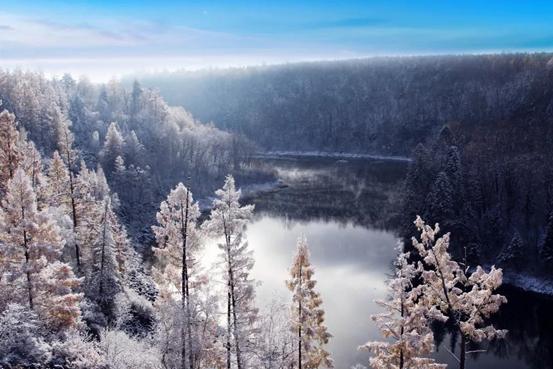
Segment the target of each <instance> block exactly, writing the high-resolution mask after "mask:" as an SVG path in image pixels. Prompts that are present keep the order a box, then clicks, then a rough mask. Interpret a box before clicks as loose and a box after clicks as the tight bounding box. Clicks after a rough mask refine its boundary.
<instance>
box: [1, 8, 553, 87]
mask: <svg viewBox="0 0 553 369" xmlns="http://www.w3.org/2000/svg"><path fill="white" fill-rule="evenodd" d="M2 2H3V3H4V1H2ZM552 49H553V2H551V1H524V0H519V1H509V0H503V1H494V0H481V1H471V0H465V1H448V0H432V1H426V0H411V1H393V0H388V1H379V0H366V1H346V0H344V1H303V2H302V1H288V0H281V1H273V2H269V1H261V0H258V1H239V0H235V1H187V0H180V1H163V0H158V1H141V0H134V1H127V0H111V1H99V0H89V1H84V0H72V1H60V0H47V1H46V0H36V1H26V0H18V1H6V3H5V4H2V12H1V13H0V67H4V68H15V67H21V68H24V69H39V70H42V71H44V72H45V73H50V74H59V73H61V72H63V71H69V72H72V73H75V74H88V75H90V76H91V77H92V78H93V79H98V80H101V79H107V78H109V77H110V76H112V75H120V74H122V73H125V72H134V71H139V70H160V69H176V68H188V69H198V68H207V67H225V66H241V65H256V64H264V63H268V64H272V63H282V62H294V61H301V60H319V59H325V60H328V59H344V58H352V57H365V56H375V55H414V54H415V55H426V54H450V53H484V52H510V51H549V50H552Z"/></svg>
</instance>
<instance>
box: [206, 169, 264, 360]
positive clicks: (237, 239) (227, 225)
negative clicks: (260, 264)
mask: <svg viewBox="0 0 553 369" xmlns="http://www.w3.org/2000/svg"><path fill="white" fill-rule="evenodd" d="M215 194H216V196H217V198H216V199H215V200H213V207H212V210H211V214H210V217H209V219H208V220H207V221H206V222H205V223H204V225H203V226H204V227H205V229H206V230H207V231H208V232H209V233H210V234H211V235H213V236H223V242H222V243H220V244H219V248H220V249H221V250H222V254H221V257H222V260H223V265H224V278H225V282H226V285H227V337H226V339H227V342H226V349H227V358H226V364H227V369H230V368H231V366H232V364H231V355H232V347H233V346H232V343H231V339H232V338H234V342H233V343H234V354H235V356H236V366H237V368H238V369H243V368H247V367H248V364H247V357H246V356H245V355H247V354H248V351H251V350H252V349H253V347H252V346H253V345H254V340H255V335H256V329H255V322H256V320H257V314H258V310H257V308H256V307H255V283H254V280H252V279H251V278H250V271H251V269H252V268H253V264H254V260H253V257H252V252H251V251H250V250H249V249H248V244H247V242H245V241H244V230H245V227H246V224H247V223H248V222H249V221H250V219H251V217H252V213H253V209H254V207H253V205H246V206H240V203H239V199H240V195H241V192H240V190H236V186H235V183H234V178H233V177H232V176H230V175H229V176H227V178H226V180H225V184H224V185H223V188H221V189H219V190H217V191H216V192H215Z"/></svg>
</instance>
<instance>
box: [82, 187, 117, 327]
mask: <svg viewBox="0 0 553 369" xmlns="http://www.w3.org/2000/svg"><path fill="white" fill-rule="evenodd" d="M94 211H95V212H96V214H95V218H93V219H92V222H90V223H89V224H88V226H89V227H91V231H92V237H93V239H92V240H91V243H90V244H89V250H88V255H87V259H88V260H87V264H88V266H87V282H86V284H87V288H86V293H87V297H89V298H90V299H91V300H92V301H94V302H96V303H97V304H98V306H99V307H100V310H101V311H102V313H103V314H104V316H105V317H106V318H107V321H108V323H109V322H111V321H113V319H115V296H116V295H117V294H118V293H119V292H120V291H121V289H122V283H121V280H122V275H121V269H120V264H119V263H118V257H117V256H118V252H119V250H118V249H117V244H116V241H115V234H114V228H113V222H114V218H113V217H114V214H113V210H112V208H111V199H110V198H109V197H107V198H105V199H104V201H102V202H101V203H98V204H96V206H95V207H94Z"/></svg>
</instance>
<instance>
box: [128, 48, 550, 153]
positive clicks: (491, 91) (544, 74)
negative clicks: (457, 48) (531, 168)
mask: <svg viewBox="0 0 553 369" xmlns="http://www.w3.org/2000/svg"><path fill="white" fill-rule="evenodd" d="M551 57H552V55H551V54H505V55H474V56H471V55H466V56H436V57H401V58H372V59H360V60H351V61H337V62H315V63H301V64H290V65H280V66H269V67H251V68H242V69H230V70H214V71H205V72H184V71H182V72H173V73H158V74H151V75H144V76H137V78H139V80H140V81H141V82H142V83H144V85H146V86H150V87H153V86H155V87H156V88H159V90H160V92H161V94H162V96H164V98H165V99H166V100H167V101H168V102H169V103H170V104H174V105H180V106H183V107H185V108H186V109H187V110H189V111H191V112H192V113H193V114H194V116H196V117H198V118H199V119H201V120H203V121H206V122H208V121H212V122H214V124H215V125H217V127H220V128H223V129H225V130H228V131H230V132H238V133H240V134H244V135H245V136H246V137H248V138H250V139H251V140H253V141H254V142H256V143H258V144H259V145H260V146H261V147H263V148H264V149H267V150H296V151H317V150H319V151H327V152H328V151H340V152H353V153H372V154H394V155H409V154H410V153H411V151H412V150H413V149H414V148H415V146H416V145H417V143H419V142H421V141H425V140H426V137H427V136H428V135H434V134H437V132H438V131H439V130H440V128H441V127H442V126H443V125H444V124H448V123H452V122H457V123H459V124H460V125H461V126H467V125H472V124H478V125H481V126H487V125H489V124H494V123H497V122H507V123H509V122H511V120H512V118H513V117H515V116H519V117H524V118H525V119H527V120H529V121H530V120H536V119H538V118H540V115H539V114H537V113H538V112H536V111H535V110H534V109H533V106H534V105H535V104H542V103H544V102H546V100H545V99H546V95H547V94H548V93H549V92H548V91H551V90H552V89H553V86H552V84H553V78H552V74H551V73H552V70H553V69H552V63H550V60H551ZM550 116H551V112H550V111H549V113H548V117H550ZM548 119H549V118H548ZM512 142H513V143H514V142H515V141H514V140H513V141H512Z"/></svg>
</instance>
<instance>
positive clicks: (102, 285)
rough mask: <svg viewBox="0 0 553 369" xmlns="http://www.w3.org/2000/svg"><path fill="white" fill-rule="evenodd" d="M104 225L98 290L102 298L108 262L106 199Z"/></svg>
mask: <svg viewBox="0 0 553 369" xmlns="http://www.w3.org/2000/svg"><path fill="white" fill-rule="evenodd" d="M104 206H105V207H104V217H103V218H104V219H103V221H104V226H103V228H102V248H101V250H102V251H101V253H100V286H99V287H98V292H99V295H100V298H102V296H103V295H104V268H105V263H106V237H107V226H108V224H107V223H108V219H107V216H108V203H107V201H106V203H105V205H104Z"/></svg>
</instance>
